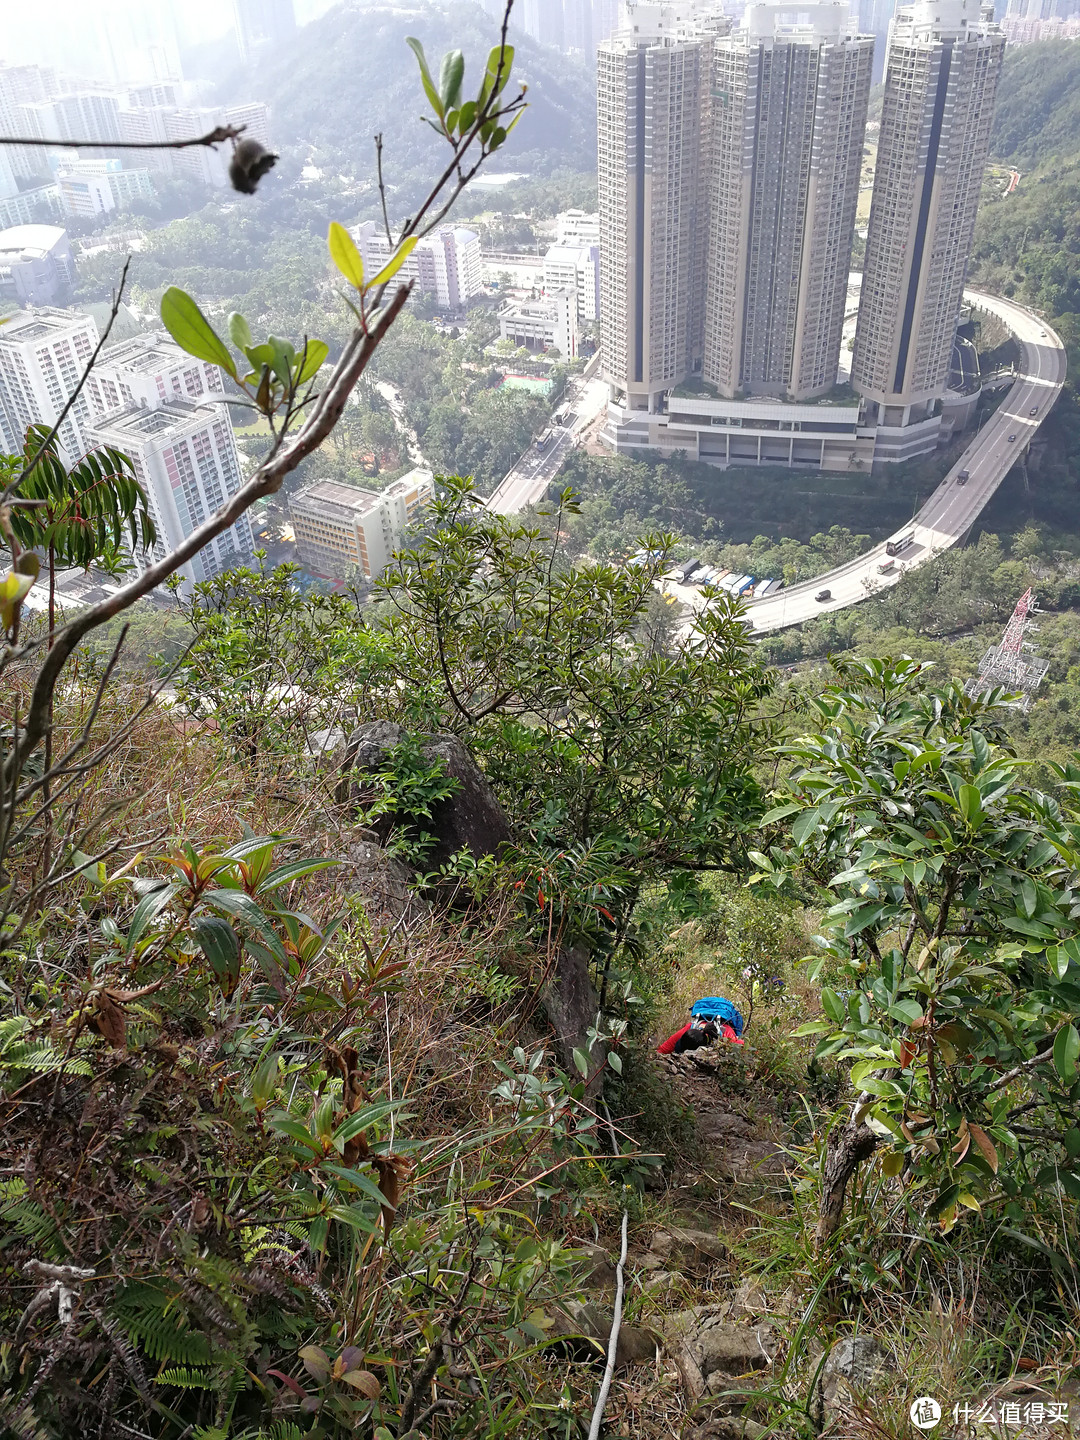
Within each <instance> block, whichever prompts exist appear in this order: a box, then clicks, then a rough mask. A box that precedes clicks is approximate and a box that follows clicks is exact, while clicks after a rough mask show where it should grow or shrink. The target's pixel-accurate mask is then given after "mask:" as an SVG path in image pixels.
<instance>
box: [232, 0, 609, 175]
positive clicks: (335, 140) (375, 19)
mask: <svg viewBox="0 0 1080 1440" xmlns="http://www.w3.org/2000/svg"><path fill="white" fill-rule="evenodd" d="M408 35H415V36H417V37H418V38H419V39H420V40H421V41H422V42H423V45H424V47H425V49H426V51H427V54H428V58H429V63H430V64H431V67H432V69H433V70H434V71H435V72H436V73H437V68H438V63H439V60H440V58H441V56H442V54H443V53H444V51H446V50H450V49H455V48H456V49H460V50H462V51H464V54H465V60H466V78H465V90H466V94H468V93H471V91H472V89H473V88H474V87H478V86H479V79H480V74H481V67H482V65H483V64H484V62H485V61H486V59H487V54H488V51H489V50H490V49H491V47H492V46H493V45H494V44H496V43H497V40H498V26H497V24H496V22H495V20H494V19H492V17H491V16H489V15H487V14H485V13H484V11H483V10H481V9H480V7H479V5H476V4H470V3H461V4H453V5H450V6H445V5H444V6H438V7H436V6H434V5H427V4H416V5H410V6H408V7H405V6H390V5H385V6H383V5H372V6H366V5H365V6H361V5H359V4H357V3H355V0H353V3H346V4H344V5H340V6H338V7H336V8H335V9H334V10H332V11H329V12H328V13H327V14H326V15H324V16H323V17H322V18H321V19H320V20H317V21H315V22H314V23H313V24H311V25H307V26H305V27H304V28H303V29H302V30H301V31H300V32H299V33H298V34H297V36H296V40H295V42H294V43H293V44H292V46H291V47H290V49H289V52H288V53H287V54H280V53H279V54H275V55H272V56H268V57H267V58H266V59H265V60H264V61H263V62H262V63H261V64H259V65H258V66H256V67H255V69H254V70H253V71H251V72H250V73H249V74H248V75H247V76H246V77H244V80H243V82H242V88H243V90H244V91H246V92H247V93H248V94H251V95H253V96H258V97H259V98H262V99H266V100H267V101H269V103H270V104H271V106H272V109H273V132H274V142H275V144H276V145H277V146H279V147H280V148H282V149H286V150H289V149H291V150H294V151H297V150H298V151H300V152H301V153H304V154H305V158H306V152H309V151H310V152H312V158H313V159H314V161H315V163H316V165H319V166H320V167H322V168H326V167H327V166H331V167H332V168H333V169H334V170H335V171H336V172H338V173H340V174H343V175H347V176H351V177H353V178H355V179H357V180H369V179H373V178H374V172H375V162H374V147H373V145H372V136H373V135H374V134H375V132H376V131H379V130H381V131H382V133H383V136H384V146H385V149H384V167H385V172H386V175H387V179H388V181H390V182H391V183H393V184H395V185H402V184H407V185H408V188H409V189H410V190H411V189H412V188H413V184H415V182H416V181H418V180H420V179H421V178H422V177H427V176H430V175H433V174H434V173H435V169H436V166H437V165H439V164H441V163H442V162H443V156H444V153H445V148H446V147H445V145H444V144H443V143H442V142H441V141H440V140H439V139H438V137H437V136H436V135H435V134H434V133H433V132H432V131H431V130H430V129H429V128H428V127H427V126H425V125H423V124H422V123H421V121H420V118H419V117H420V115H421V113H422V107H423V103H424V102H423V94H422V91H421V88H420V80H419V74H418V71H417V66H416V61H415V60H414V58H413V56H412V54H411V52H410V51H409V49H408V47H407V45H406V43H405V39H406V36H408ZM513 39H514V44H515V46H516V56H515V63H514V75H515V78H516V79H518V80H520V81H525V82H526V83H527V84H528V87H529V108H528V110H527V111H526V113H525V115H524V117H523V119H522V121H521V123H520V124H519V125H518V127H517V129H516V130H515V132H514V133H513V135H511V137H510V139H509V140H508V141H507V143H506V146H505V148H504V150H503V151H501V152H500V155H499V158H498V161H497V164H496V167H495V168H498V169H500V170H503V169H506V170H509V169H513V170H523V171H528V172H531V173H532V174H534V175H546V174H549V173H550V172H551V171H553V170H556V169H569V170H578V171H581V170H591V169H593V168H594V167H595V165H596V115H595V110H596V104H595V98H594V97H595V88H594V83H593V81H592V78H591V76H590V75H589V73H588V70H587V69H586V66H585V64H584V62H582V61H580V60H575V59H573V58H571V57H569V56H566V55H562V54H559V53H558V52H557V51H554V50H551V49H548V48H547V47H546V46H541V45H537V44H536V43H535V42H533V41H532V40H529V39H528V38H527V37H525V36H523V35H522V34H521V33H520V32H518V33H516V34H515V35H514V37H513ZM235 88H237V89H239V88H240V86H239V85H237V86H235Z"/></svg>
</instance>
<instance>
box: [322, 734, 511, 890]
mask: <svg viewBox="0 0 1080 1440" xmlns="http://www.w3.org/2000/svg"><path fill="white" fill-rule="evenodd" d="M403 736H404V732H403V731H402V729H401V727H400V725H394V724H392V723H391V722H390V721H388V720H372V721H369V722H368V723H367V724H366V725H360V726H358V727H357V729H356V730H354V731H353V733H352V734H351V735H350V736H349V741H348V744H347V745H346V747H345V753H344V756H343V758H342V762H341V779H340V781H339V782H338V787H337V798H338V800H339V802H342V803H344V802H347V801H351V802H352V803H354V804H362V803H363V802H364V801H365V799H370V798H372V797H371V792H370V791H369V790H368V789H366V788H365V780H364V777H365V774H368V775H375V774H377V773H378V772H379V771H380V770H383V769H385V767H386V764H387V761H388V759H389V755H390V751H391V750H392V749H393V747H394V746H395V745H399V744H400V743H401V741H402V738H403ZM418 738H419V739H420V742H421V746H420V748H421V750H422V752H423V754H424V756H425V757H426V758H427V759H428V760H429V761H441V762H442V767H443V770H444V773H445V774H446V775H448V776H450V777H451V778H452V779H454V780H456V781H457V782H458V788H457V790H456V792H455V793H454V794H453V795H450V796H448V797H447V798H446V799H445V800H440V801H438V803H437V804H436V805H434V806H433V808H432V817H431V822H430V829H431V834H432V835H433V836H434V837H435V843H434V845H433V846H432V849H431V850H430V852H429V859H428V865H429V867H430V868H431V869H433V870H435V869H438V867H439V866H440V865H444V864H445V863H446V862H447V861H448V860H449V859H450V857H451V856H452V855H453V854H455V853H456V852H457V851H458V850H463V849H465V850H469V851H470V852H471V853H472V854H473V855H475V856H476V857H477V858H479V857H481V856H483V855H498V854H499V852H500V850H501V849H502V848H503V846H505V845H509V844H510V843H511V839H512V836H511V833H510V822H509V821H508V820H507V818H506V815H505V814H504V812H503V809H502V806H501V805H500V804H499V802H498V800H497V799H496V798H495V792H494V791H493V790H492V788H491V786H490V785H489V783H488V781H487V778H486V777H485V775H484V773H483V771H482V770H481V769H480V767H479V765H477V763H476V761H475V760H474V759H473V757H472V756H471V755H470V754H469V751H468V750H467V749H466V747H465V746H464V745H463V744H462V742H461V741H460V740H459V739H458V738H457V736H456V735H422V736H420V737H418ZM377 833H378V835H379V839H380V840H385V839H386V837H387V834H388V833H389V823H388V822H387V823H386V825H385V826H381V825H380V826H379V827H377Z"/></svg>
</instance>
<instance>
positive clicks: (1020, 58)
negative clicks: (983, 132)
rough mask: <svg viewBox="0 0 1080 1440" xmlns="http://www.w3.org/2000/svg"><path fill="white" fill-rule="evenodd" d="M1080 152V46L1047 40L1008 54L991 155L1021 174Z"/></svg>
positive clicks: (999, 96)
mask: <svg viewBox="0 0 1080 1440" xmlns="http://www.w3.org/2000/svg"><path fill="white" fill-rule="evenodd" d="M1078 146H1080V43H1078V42H1077V41H1075V40H1046V41H1043V42H1041V43H1040V44H1038V45H1017V46H1016V47H1015V48H1013V49H1006V52H1005V66H1004V70H1003V73H1002V76H1001V83H1000V86H999V88H998V97H997V108H996V112H995V116H994V130H993V134H992V136H991V140H990V149H991V153H992V154H993V155H995V156H996V157H997V158H998V159H1000V160H1010V161H1012V163H1013V164H1014V165H1016V166H1017V168H1018V169H1020V170H1023V168H1024V167H1025V165H1026V166H1036V165H1041V164H1045V163H1046V161H1048V160H1049V159H1051V157H1053V156H1055V155H1069V156H1072V155H1075V153H1076V151H1077V148H1078Z"/></svg>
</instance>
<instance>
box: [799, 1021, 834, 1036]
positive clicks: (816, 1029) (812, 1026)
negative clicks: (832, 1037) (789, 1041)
mask: <svg viewBox="0 0 1080 1440" xmlns="http://www.w3.org/2000/svg"><path fill="white" fill-rule="evenodd" d="M832 1029H834V1025H833V1022H832V1021H831V1020H808V1021H807V1022H806V1024H805V1025H800V1026H799V1028H798V1029H797V1030H793V1031H792V1034H793V1035H794V1036H796V1037H798V1036H800V1035H825V1034H827V1033H828V1032H829V1031H830V1030H832Z"/></svg>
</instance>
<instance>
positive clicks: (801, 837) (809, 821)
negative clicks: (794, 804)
mask: <svg viewBox="0 0 1080 1440" xmlns="http://www.w3.org/2000/svg"><path fill="white" fill-rule="evenodd" d="M819 818H820V812H819V811H818V808H817V806H816V805H815V806H812V807H811V808H810V809H809V810H804V811H803V812H802V814H801V815H800V816H799V818H798V819H797V820H796V821H795V822H794V823H793V824H792V827H791V838H792V840H794V842H795V844H796V845H798V847H799V848H800V850H801V849H802V847H803V846H804V845H805V844H806V842H807V840H808V839H809V838H810V836H811V835H812V834H813V833H814V831H815V830H816V829H817V824H818V820H819Z"/></svg>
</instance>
